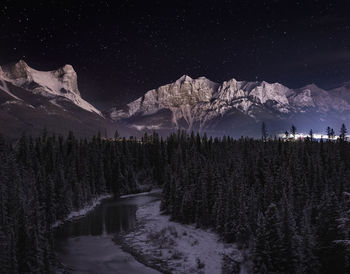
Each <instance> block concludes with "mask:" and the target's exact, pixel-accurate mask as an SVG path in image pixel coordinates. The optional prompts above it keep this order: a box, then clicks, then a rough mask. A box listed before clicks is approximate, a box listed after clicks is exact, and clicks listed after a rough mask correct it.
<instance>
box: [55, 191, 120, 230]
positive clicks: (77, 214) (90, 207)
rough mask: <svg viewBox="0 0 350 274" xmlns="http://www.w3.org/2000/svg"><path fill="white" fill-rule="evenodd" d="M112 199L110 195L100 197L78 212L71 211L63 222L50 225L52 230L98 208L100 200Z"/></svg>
mask: <svg viewBox="0 0 350 274" xmlns="http://www.w3.org/2000/svg"><path fill="white" fill-rule="evenodd" d="M112 197H113V195H112V194H106V195H102V196H99V197H97V198H96V199H94V200H93V201H91V202H90V204H89V205H86V206H85V207H83V208H82V209H80V210H77V211H72V212H71V213H70V214H69V215H68V216H67V217H66V218H65V219H64V220H60V221H57V222H56V223H54V224H53V225H52V228H55V227H58V226H61V225H62V224H63V223H64V222H67V221H72V220H74V219H79V218H82V217H84V216H85V215H86V214H87V213H89V212H90V211H92V210H93V209H94V208H95V207H96V206H98V205H99V204H100V203H101V202H102V200H105V199H109V198H112Z"/></svg>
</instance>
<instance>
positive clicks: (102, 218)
mask: <svg viewBox="0 0 350 274" xmlns="http://www.w3.org/2000/svg"><path fill="white" fill-rule="evenodd" d="M157 200H159V196H158V195H157V194H147V195H139V196H134V197H129V198H123V199H116V198H113V199H108V200H104V201H102V203H101V204H100V205H99V206H98V207H96V208H95V209H94V210H93V211H91V212H90V213H88V214H87V215H86V216H84V217H83V218H80V219H78V220H76V221H73V222H68V223H65V224H63V225H62V226H60V227H59V228H57V230H56V232H55V251H56V254H57V255H58V257H59V259H60V261H61V262H62V263H63V264H64V265H66V266H68V267H69V268H70V269H72V273H90V274H112V273H113V274H115V273H121V274H129V273H130V274H132V273H137V274H155V273H159V272H158V271H156V270H154V269H151V268H149V267H146V266H145V265H143V264H141V263H139V262H138V261H136V260H135V258H134V257H133V256H132V255H130V254H129V253H126V252H124V251H123V250H122V249H121V247H120V246H118V245H117V244H115V243H114V242H113V237H114V236H115V234H116V233H120V232H123V231H128V230H130V229H132V228H133V227H134V226H135V224H136V209H137V207H138V206H140V205H144V204H146V203H149V202H153V201H157Z"/></svg>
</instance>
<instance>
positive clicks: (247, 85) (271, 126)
mask: <svg viewBox="0 0 350 274" xmlns="http://www.w3.org/2000/svg"><path fill="white" fill-rule="evenodd" d="M349 118H350V82H348V83H345V84H343V85H340V86H339V87H337V88H334V89H331V90H325V89H322V88H319V87H317V86H316V85H315V84H311V85H307V86H305V87H302V88H298V89H292V88H288V87H286V86H284V85H282V84H280V83H267V82H265V81H262V82H257V81H254V82H248V81H238V80H236V79H231V80H229V81H225V82H223V83H215V82H213V81H211V80H209V79H207V78H205V77H200V78H197V79H192V78H191V77H189V76H187V75H184V76H182V77H180V78H179V79H178V80H176V81H175V82H174V83H170V84H167V85H164V86H161V87H158V88H156V89H152V90H150V91H147V92H146V93H145V94H144V95H143V96H142V97H140V98H138V99H136V100H135V101H132V102H130V103H129V104H127V105H125V106H124V107H113V108H112V109H110V110H107V111H104V112H102V111H100V110H98V109H97V108H96V107H94V106H93V105H92V104H90V103H89V102H87V101H86V100H84V99H83V98H82V96H81V93H80V91H79V89H78V77H77V74H76V72H75V70H74V69H73V67H72V66H71V65H65V66H63V67H61V68H59V69H57V70H53V71H38V70H35V69H33V68H31V67H29V66H28V64H27V63H25V62H24V61H22V60H21V61H19V62H17V63H13V64H9V65H3V66H0V127H1V129H0V132H1V133H2V134H4V135H5V136H8V137H12V138H14V137H17V136H19V135H20V134H21V133H22V132H27V133H29V134H33V135H38V134H40V133H41V132H42V130H43V128H44V127H46V128H47V130H48V131H49V132H55V133H57V134H67V132H68V131H70V130H73V131H74V132H75V134H76V135H78V136H92V135H94V134H96V133H97V132H98V131H100V132H101V133H102V134H106V135H108V136H112V135H113V133H114V131H115V130H116V129H118V131H119V132H120V134H121V135H124V136H128V135H136V136H139V135H142V134H143V132H144V131H158V132H159V133H160V134H162V135H166V134H168V133H169V132H172V131H175V130H177V129H185V130H188V131H192V130H193V131H198V132H201V133H203V132H207V134H209V135H212V136H222V135H231V136H234V137H239V136H242V135H243V136H259V135H260V127H261V123H262V122H265V124H266V125H267V128H268V130H269V132H270V134H272V135H273V134H276V133H280V132H284V131H285V130H288V129H289V128H290V126H291V124H294V125H296V126H297V129H298V130H299V131H301V132H308V131H309V130H310V129H311V128H312V129H313V130H314V132H324V131H325V128H326V127H327V126H332V127H334V128H335V129H337V128H338V127H339V128H340V125H341V124H342V123H345V124H346V122H347V121H348V120H349Z"/></svg>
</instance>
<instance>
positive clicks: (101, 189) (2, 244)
mask: <svg viewBox="0 0 350 274" xmlns="http://www.w3.org/2000/svg"><path fill="white" fill-rule="evenodd" d="M147 139H149V140H148V141H147V142H144V144H143V143H142V142H136V141H131V140H125V139H118V140H113V141H111V140H104V139H102V138H101V137H100V136H97V137H94V138H93V139H92V140H80V139H76V138H75V137H74V136H73V134H72V133H70V134H69V136H68V137H67V138H63V137H55V136H47V134H46V133H45V132H44V133H43V136H42V137H40V138H35V139H33V138H31V137H26V136H23V137H21V138H20V139H19V140H18V141H17V142H16V143H7V142H5V141H4V139H3V138H1V137H0V214H1V215H0V272H1V273H53V272H54V270H55V267H56V263H57V260H56V258H55V255H54V252H53V238H52V235H53V234H52V230H53V228H52V225H53V224H54V223H55V222H56V221H58V220H63V219H64V218H65V217H67V215H68V214H69V213H70V212H71V211H73V210H78V209H80V208H82V207H84V206H85V205H86V204H88V203H89V202H90V201H92V200H93V199H94V198H96V197H98V196H100V195H102V194H105V193H114V194H115V195H120V194H126V193H135V192H139V191H143V190H149V188H150V187H152V184H153V183H154V182H158V183H160V182H161V181H160V179H161V177H160V175H159V174H160V170H161V169H162V168H163V166H162V161H161V160H160V157H161V155H158V154H157V153H158V152H159V151H160V149H159V147H160V146H161V142H160V140H159V139H158V136H157V135H154V136H153V137H150V138H148V137H147ZM145 144H147V145H145Z"/></svg>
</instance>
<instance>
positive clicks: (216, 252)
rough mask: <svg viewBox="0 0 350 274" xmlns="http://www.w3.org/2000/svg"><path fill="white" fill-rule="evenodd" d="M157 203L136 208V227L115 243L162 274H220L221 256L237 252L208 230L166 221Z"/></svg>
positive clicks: (233, 247)
mask: <svg viewBox="0 0 350 274" xmlns="http://www.w3.org/2000/svg"><path fill="white" fill-rule="evenodd" d="M159 205H160V201H157V202H153V203H149V204H146V205H144V206H142V207H139V208H138V209H137V212H136V216H137V222H138V225H137V228H136V229H135V230H134V231H132V232H129V233H126V234H125V235H120V236H119V237H117V238H116V242H118V243H119V244H121V245H122V247H123V248H124V249H125V250H126V251H128V252H130V253H132V254H133V255H134V256H135V257H136V258H137V259H138V260H140V261H141V262H143V263H144V264H146V265H148V266H151V267H153V268H155V269H157V270H159V271H161V272H163V273H210V274H215V273H221V270H222V257H223V255H224V254H232V253H235V254H237V255H236V256H237V259H238V260H240V259H241V258H239V257H240V253H239V251H238V250H237V249H236V248H235V246H234V245H232V244H230V245H229V244H224V243H223V242H221V241H219V238H218V236H217V235H216V234H215V233H213V232H211V231H207V230H202V229H196V228H195V227H194V226H191V225H182V224H179V223H176V222H171V221H169V217H168V216H164V215H161V214H160V211H159Z"/></svg>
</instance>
